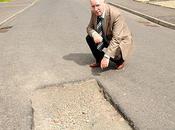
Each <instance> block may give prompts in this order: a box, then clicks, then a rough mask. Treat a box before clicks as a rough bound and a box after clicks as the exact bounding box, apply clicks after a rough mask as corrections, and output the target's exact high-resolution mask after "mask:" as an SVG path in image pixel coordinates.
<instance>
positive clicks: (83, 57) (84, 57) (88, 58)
mask: <svg viewBox="0 0 175 130" xmlns="http://www.w3.org/2000/svg"><path fill="white" fill-rule="evenodd" d="M63 59H64V60H71V61H74V62H75V63H77V64H78V65H89V64H90V63H92V62H93V61H94V58H93V56H92V54H90V53H70V54H68V55H65V56H63Z"/></svg>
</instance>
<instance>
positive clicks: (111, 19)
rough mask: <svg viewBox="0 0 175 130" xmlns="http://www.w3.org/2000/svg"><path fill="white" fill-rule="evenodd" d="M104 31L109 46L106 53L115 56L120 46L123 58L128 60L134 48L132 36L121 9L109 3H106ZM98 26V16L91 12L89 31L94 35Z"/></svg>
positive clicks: (90, 34)
mask: <svg viewBox="0 0 175 130" xmlns="http://www.w3.org/2000/svg"><path fill="white" fill-rule="evenodd" d="M102 24H103V31H104V35H105V36H106V38H107V41H108V44H109V46H108V48H107V51H106V52H105V54H107V55H108V56H110V57H112V58H114V57H115V56H116V54H117V49H118V48H119V47H120V48H121V51H122V56H123V59H124V60H126V59H127V57H128V54H129V52H130V51H131V48H132V44H133V42H132V36H131V32H130V30H129V29H128V26H127V24H126V22H125V20H124V18H123V17H122V16H121V13H120V11H119V10H118V9H117V8H115V7H113V6H110V5H108V4H105V17H104V20H103V23H102ZM96 28H97V16H96V15H95V14H93V13H92V14H91V19H90V22H89V25H88V27H87V33H88V35H89V36H91V37H92V33H93V32H94V31H95V30H96Z"/></svg>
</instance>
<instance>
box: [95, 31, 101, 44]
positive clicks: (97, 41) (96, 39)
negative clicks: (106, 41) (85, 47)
mask: <svg viewBox="0 0 175 130" xmlns="http://www.w3.org/2000/svg"><path fill="white" fill-rule="evenodd" d="M93 39H94V42H95V43H96V44H98V43H100V42H102V41H103V38H102V36H101V35H99V34H98V33H95V34H94V35H93Z"/></svg>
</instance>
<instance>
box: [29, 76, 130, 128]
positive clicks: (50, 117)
mask: <svg viewBox="0 0 175 130" xmlns="http://www.w3.org/2000/svg"><path fill="white" fill-rule="evenodd" d="M32 107H33V109H34V129H35V130H131V129H132V128H131V127H130V126H129V125H128V122H126V121H125V120H124V119H123V117H121V115H120V114H119V113H118V112H117V111H116V110H115V109H114V107H113V106H112V105H111V104H110V103H109V102H108V101H107V100H106V99H105V98H104V95H103V93H102V88H100V87H99V86H98V83H97V82H96V80H94V79H91V80H87V81H80V82H73V83H65V84H62V85H53V86H48V87H45V88H42V89H38V90H36V91H35V92H34V94H33V96H32Z"/></svg>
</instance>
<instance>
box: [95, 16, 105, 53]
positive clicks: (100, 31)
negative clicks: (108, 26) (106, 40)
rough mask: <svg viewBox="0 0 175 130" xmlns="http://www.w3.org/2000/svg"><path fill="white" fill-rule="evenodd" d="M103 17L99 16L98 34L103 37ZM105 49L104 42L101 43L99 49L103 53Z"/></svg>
mask: <svg viewBox="0 0 175 130" xmlns="http://www.w3.org/2000/svg"><path fill="white" fill-rule="evenodd" d="M102 19H103V18H102V17H100V16H98V17H97V33H98V34H100V35H101V36H102V37H103V26H102ZM103 48H104V44H103V42H101V43H99V44H98V46H97V49H98V50H99V51H102V49H103Z"/></svg>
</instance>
